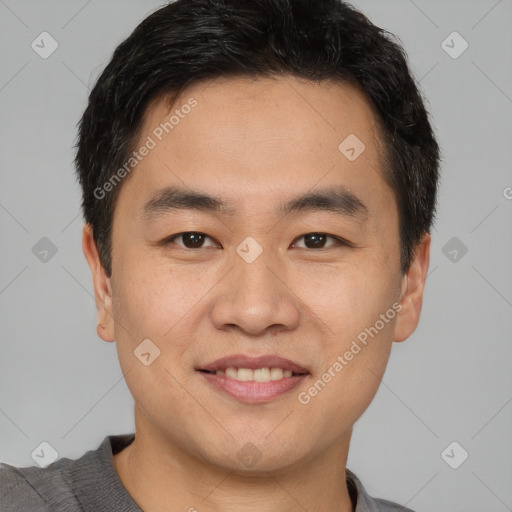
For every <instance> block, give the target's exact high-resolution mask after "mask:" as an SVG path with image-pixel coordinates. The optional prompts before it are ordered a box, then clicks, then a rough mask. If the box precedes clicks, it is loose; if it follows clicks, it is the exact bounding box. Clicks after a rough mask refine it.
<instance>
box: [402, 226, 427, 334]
mask: <svg viewBox="0 0 512 512" xmlns="http://www.w3.org/2000/svg"><path fill="white" fill-rule="evenodd" d="M431 238H432V237H431V235H430V234H429V233H426V234H425V235H424V236H423V238H422V241H421V242H420V243H419V244H418V246H417V247H416V250H415V252H414V257H413V260H412V262H411V266H410V267H409V270H408V271H407V272H406V273H405V275H404V276H403V277H402V291H401V294H400V305H401V306H402V309H401V310H400V312H399V313H398V316H397V321H396V324H395V338H394V340H395V341H398V342H400V341H405V340H406V339H407V338H408V337H409V336H410V335H411V334H412V333H413V332H414V331H415V329H416V327H417V326H418V322H419V320H420V313H421V305H422V302H423V290H424V288H425V280H426V279H427V272H428V264H429V260H430V241H431Z"/></svg>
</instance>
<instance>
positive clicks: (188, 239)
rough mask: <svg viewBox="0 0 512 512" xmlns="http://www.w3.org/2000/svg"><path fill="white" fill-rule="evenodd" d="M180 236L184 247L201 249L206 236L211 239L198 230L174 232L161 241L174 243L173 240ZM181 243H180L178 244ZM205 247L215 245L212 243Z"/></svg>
mask: <svg viewBox="0 0 512 512" xmlns="http://www.w3.org/2000/svg"><path fill="white" fill-rule="evenodd" d="M179 238H181V239H182V241H183V247H185V249H202V248H203V247H205V246H204V241H205V240H206V239H207V238H208V239H210V240H213V239H212V238H211V237H209V236H208V235H206V234H205V233H200V232H198V231H185V232H184V233H176V234H175V235H172V236H170V237H168V238H166V239H165V240H164V241H163V244H164V245H167V244H170V243H174V240H177V239H179ZM178 245H182V244H178ZM206 247H215V244H214V245H211V246H206Z"/></svg>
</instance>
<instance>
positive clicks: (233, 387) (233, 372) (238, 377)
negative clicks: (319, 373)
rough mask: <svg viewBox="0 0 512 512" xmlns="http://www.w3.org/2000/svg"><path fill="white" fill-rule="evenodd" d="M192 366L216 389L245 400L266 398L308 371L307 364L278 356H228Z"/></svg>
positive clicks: (291, 385) (281, 391)
mask: <svg viewBox="0 0 512 512" xmlns="http://www.w3.org/2000/svg"><path fill="white" fill-rule="evenodd" d="M195 370H196V371H197V372H198V373H200V374H202V376H203V377H204V378H205V379H206V381H207V382H208V383H209V384H210V385H213V387H214V388H215V389H216V390H220V391H221V392H222V393H223V394H227V395H229V396H231V397H232V398H235V399H236V400H237V401H241V402H245V403H262V402H268V401H270V400H272V399H274V398H277V397H279V396H281V395H283V394H285V393H287V392H290V391H291V390H292V389H293V388H295V387H296V386H297V385H298V384H299V383H300V382H301V381H303V380H304V379H305V378H306V377H307V376H308V375H311V373H310V372H309V370H308V369H307V368H305V367H303V366H301V365H299V364H298V363H295V362H294V361H291V360H289V359H285V358H282V357H278V356H261V357H247V356H244V355H234V356H228V357H224V358H222V359H218V360H216V361H214V362H212V363H209V364H207V365H205V366H203V367H199V368H196V369H195Z"/></svg>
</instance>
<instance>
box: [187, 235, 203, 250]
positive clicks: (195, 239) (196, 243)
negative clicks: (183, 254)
mask: <svg viewBox="0 0 512 512" xmlns="http://www.w3.org/2000/svg"><path fill="white" fill-rule="evenodd" d="M182 236H183V243H184V245H185V246H186V247H187V248H197V247H201V245H202V244H203V242H204V235H203V234H202V233H196V232H194V231H191V232H190V233H184V234H183V235H182ZM187 239H188V240H189V241H191V243H190V244H187Z"/></svg>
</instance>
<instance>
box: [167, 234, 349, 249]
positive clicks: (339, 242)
mask: <svg viewBox="0 0 512 512" xmlns="http://www.w3.org/2000/svg"><path fill="white" fill-rule="evenodd" d="M188 234H196V235H204V236H206V237H207V238H209V239H210V240H214V238H212V237H211V236H208V235H207V234H206V233H202V232H200V231H183V232H181V233H176V234H175V235H171V236H170V237H167V238H165V239H164V240H163V241H162V245H169V244H171V243H174V240H175V239H177V238H179V237H181V236H182V235H188ZM307 235H325V236H327V238H332V239H333V240H335V241H336V243H335V244H332V245H329V246H327V247H320V248H319V249H310V250H313V251H315V250H316V251H322V250H326V249H331V248H333V247H354V245H353V244H352V243H351V242H349V241H348V240H345V239H344V238H341V237H339V236H335V235H330V234H329V233H323V232H320V231H312V232H310V233H305V234H304V235H301V236H299V237H297V238H295V240H300V239H301V238H304V237H305V236H307ZM295 240H294V241H295ZM219 245H220V244H219ZM181 247H182V248H183V249H187V250H190V251H194V250H199V249H205V248H206V247H197V248H195V249H192V248H189V247H184V246H181ZM209 247H211V246H209ZM300 249H308V247H300Z"/></svg>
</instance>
